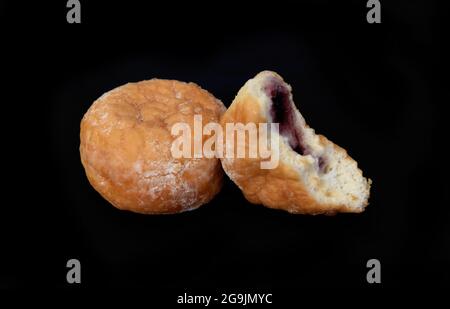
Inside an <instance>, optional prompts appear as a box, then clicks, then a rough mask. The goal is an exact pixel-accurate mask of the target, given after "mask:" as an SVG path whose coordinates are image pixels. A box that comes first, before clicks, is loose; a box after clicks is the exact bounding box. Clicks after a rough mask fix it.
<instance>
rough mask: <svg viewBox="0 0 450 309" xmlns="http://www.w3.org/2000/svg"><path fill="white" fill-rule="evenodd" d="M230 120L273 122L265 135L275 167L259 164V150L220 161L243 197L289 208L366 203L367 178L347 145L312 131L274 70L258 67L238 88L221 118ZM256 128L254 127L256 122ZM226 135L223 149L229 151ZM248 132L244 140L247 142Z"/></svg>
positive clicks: (338, 208) (305, 210) (300, 210)
mask: <svg viewBox="0 0 450 309" xmlns="http://www.w3.org/2000/svg"><path fill="white" fill-rule="evenodd" d="M230 123H242V124H249V123H255V124H260V123H268V124H272V123H278V130H277V131H275V132H274V133H273V134H270V135H269V137H267V136H266V135H262V134H260V133H261V132H258V137H257V138H258V139H261V138H266V139H269V142H270V145H271V148H270V155H271V156H273V155H275V152H276V153H277V154H278V164H277V165H276V166H274V168H270V169H269V168H264V169H263V168H261V164H260V163H261V161H264V160H265V159H264V158H263V157H262V156H261V155H259V153H258V155H257V156H256V157H253V158H251V157H249V156H248V155H247V156H246V157H243V158H239V157H237V156H236V155H230V154H228V155H224V157H223V158H222V159H221V162H222V167H223V169H224V170H225V173H226V174H227V175H228V177H229V178H230V179H231V180H232V181H233V182H234V183H236V184H237V186H238V187H239V188H240V189H241V191H242V192H243V194H244V196H245V197H246V199H247V200H248V201H250V202H251V203H254V204H262V205H264V206H266V207H269V208H275V209H281V210H285V211H288V212H290V213H294V214H312V215H315V214H329V215H331V214H336V213H338V212H349V213H360V212H362V211H364V208H365V206H367V205H368V199H369V193H370V186H371V180H370V179H366V178H364V177H363V174H362V171H361V170H360V169H359V168H358V166H357V163H356V162H355V161H354V160H353V159H352V158H351V157H350V156H349V155H348V154H347V152H346V150H345V149H343V148H341V147H339V146H338V145H335V144H334V143H332V142H331V141H329V140H328V139H327V138H326V137H324V136H322V135H318V134H315V132H314V130H313V129H312V128H310V127H309V126H308V125H307V124H306V122H305V119H304V118H303V116H302V115H301V114H300V112H299V111H298V109H297V108H296V106H295V103H294V101H293V97H292V93H291V86H290V85H288V84H287V83H285V82H284V80H283V79H282V77H281V76H280V75H278V74H277V73H275V72H270V71H263V72H261V73H259V74H258V75H256V77H254V78H253V79H250V80H248V81H247V82H246V83H245V85H244V86H243V87H242V88H241V89H240V90H239V92H238V94H237V96H236V97H235V99H234V100H233V102H232V104H231V105H230V107H229V108H228V110H227V111H226V112H225V113H224V115H223V116H222V118H221V125H222V127H223V131H224V132H225V134H229V133H227V131H226V129H225V126H226V125H227V124H230ZM258 130H260V129H259V127H258ZM226 140H227V138H224V139H223V141H224V149H225V151H226V152H230V150H229V147H228V144H226ZM249 142H250V138H246V139H245V141H244V143H246V144H245V147H246V149H248V148H249V145H248V144H249Z"/></svg>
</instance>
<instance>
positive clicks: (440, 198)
mask: <svg viewBox="0 0 450 309" xmlns="http://www.w3.org/2000/svg"><path fill="white" fill-rule="evenodd" d="M381 2H382V17H381V18H382V23H381V24H368V23H367V22H366V13H367V10H368V9H367V8H366V1H302V2H300V3H297V4H296V5H294V4H292V3H282V2H280V1H276V2H267V3H264V2H254V3H247V5H244V4H242V3H238V2H228V1H219V2H216V1H210V2H207V3H203V4H200V3H194V2H189V3H188V2H184V4H177V3H166V4H164V3H156V2H150V3H148V4H147V5H143V4H142V3H140V2H138V1H117V2H116V3H111V2H107V1H95V3H94V1H83V0H82V1H81V3H82V5H81V11H82V23H81V24H79V25H77V24H67V22H66V12H67V9H66V7H65V5H66V1H59V2H52V3H51V4H50V3H47V2H46V1H34V2H30V3H20V4H18V3H16V4H14V3H13V2H12V1H11V2H8V3H4V2H1V4H0V12H1V13H0V14H1V20H0V23H1V24H0V26H1V50H2V51H1V53H2V57H1V59H2V70H1V72H2V80H3V82H2V91H1V93H2V100H1V101H2V102H1V104H2V116H3V117H2V120H3V121H2V129H3V130H2V133H3V134H2V137H3V147H2V149H3V151H2V152H3V157H4V158H3V169H4V173H3V177H4V181H5V185H4V193H3V200H2V214H1V229H2V230H1V236H0V239H1V247H2V248H1V259H2V260H1V264H0V287H15V286H36V285H39V286H46V285H49V286H60V287H69V284H67V283H66V279H65V276H66V271H67V268H66V262H67V260H68V259H70V258H78V259H79V260H80V261H81V264H82V286H114V287H127V286H158V287H183V286H197V287H261V288H270V287H277V286H279V287H310V286H316V287H322V286H328V287H337V286H339V287H346V286H366V287H371V288H373V286H370V285H369V284H368V283H367V282H366V272H367V270H368V269H367V268H366V262H367V260H368V259H371V258H376V259H379V260H380V261H381V265H382V284H381V286H405V285H427V286H429V285H441V286H443V285H444V284H445V283H446V282H447V283H448V280H449V279H450V277H449V273H450V272H449V270H448V269H449V262H450V261H449V243H450V238H449V207H448V206H449V205H448V200H447V198H446V193H447V192H448V191H447V189H446V188H447V186H446V184H445V183H444V181H443V178H442V174H441V172H442V171H443V168H444V167H445V165H446V163H445V160H446V158H445V154H440V153H439V152H438V145H439V144H438V143H437V142H438V137H437V135H436V134H437V132H438V123H439V121H438V119H439V118H440V117H438V115H439V113H438V105H439V104H438V102H442V101H443V99H442V98H440V96H439V94H440V91H441V90H439V89H442V85H443V84H442V83H441V82H440V80H439V79H438V77H437V76H438V69H437V68H438V66H439V65H440V56H441V51H440V41H439V38H438V36H439V31H440V30H439V29H440V28H439V25H438V20H439V19H440V15H441V13H440V12H441V8H440V7H439V5H438V4H434V3H433V2H429V1H395V4H394V3H392V2H393V1H389V2H388V1H381ZM265 69H270V70H274V71H277V72H278V73H279V74H281V75H282V76H283V77H284V78H285V80H286V81H287V82H289V83H290V84H291V85H292V87H293V91H294V100H295V102H296V104H297V106H298V107H299V108H300V110H301V112H302V114H303V116H304V117H305V118H306V120H307V122H308V123H309V124H310V126H311V127H313V128H315V129H316V131H317V132H319V133H321V134H324V135H326V136H327V137H328V138H329V139H331V140H332V141H334V142H336V143H337V144H339V145H340V146H342V147H344V148H346V149H347V150H348V152H349V153H350V155H351V156H352V157H353V158H355V159H356V160H357V161H358V163H359V166H360V167H361V168H362V170H363V171H364V174H365V175H366V176H368V177H370V178H371V179H372V180H373V187H372V191H371V198H370V205H369V206H368V208H367V209H366V211H365V212H364V213H362V214H357V215H352V214H341V215H337V216H334V217H326V216H301V215H290V214H288V213H284V212H281V211H275V210H271V209H266V208H264V207H261V206H257V205H251V204H250V203H248V202H247V201H246V200H245V198H244V197H243V195H242V194H241V192H240V191H239V189H238V188H237V187H236V186H235V185H234V184H233V183H232V182H231V181H229V180H228V179H227V181H226V183H225V186H224V188H223V190H222V191H221V192H220V194H219V195H218V196H217V197H216V198H215V199H214V200H213V201H212V202H211V203H209V204H208V205H204V206H203V207H201V208H200V209H198V210H196V211H192V212H188V213H183V214H179V215H171V216H144V215H138V214H133V213H127V212H122V211H119V210H116V209H115V208H113V207H111V206H110V205H109V204H108V203H107V202H106V201H105V200H103V199H102V198H101V197H100V195H99V194H97V193H96V192H95V190H94V189H93V188H92V187H91V186H90V185H89V183H88V181H87V179H86V177H85V175H84V170H83V168H82V165H81V163H80V159H79V153H78V147H79V137H78V134H79V123H80V120H81V117H82V116H83V114H84V113H85V112H86V111H87V109H88V108H89V106H90V104H91V103H92V102H93V101H94V100H95V99H96V98H98V97H99V96H100V95H101V94H103V93H104V92H106V91H108V90H110V89H112V88H114V87H117V86H119V85H121V84H124V83H126V82H134V81H140V80H144V79H150V78H153V77H159V78H168V79H178V80H183V81H193V82H196V83H198V84H199V85H201V86H202V87H203V88H205V89H207V90H209V91H210V92H212V93H213V94H214V95H215V96H216V97H218V98H219V99H221V100H222V101H223V102H224V104H225V105H227V106H228V105H229V104H230V103H231V101H232V99H233V98H234V96H235V94H236V93H237V91H238V90H239V88H240V87H241V86H242V85H243V84H244V82H245V81H246V80H248V79H249V78H251V77H253V76H254V75H255V74H256V73H258V72H259V71H262V70H265ZM442 141H443V140H441V141H440V142H441V143H442ZM447 184H448V182H447ZM2 191H3V190H2Z"/></svg>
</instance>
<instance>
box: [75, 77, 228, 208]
mask: <svg viewBox="0 0 450 309" xmlns="http://www.w3.org/2000/svg"><path fill="white" fill-rule="evenodd" d="M224 111H225V107H224V105H223V104H222V102H220V101H219V100H218V99H216V98H215V97H214V96H213V95H211V94H210V93H209V92H207V91H205V90H203V89H201V88H200V87H199V86H197V85H196V84H193V83H184V82H180V81H174V80H161V79H152V80H147V81H141V82H138V83H128V84H126V85H123V86H120V87H118V88H115V89H113V90H111V91H109V92H107V93H105V94H104V95H102V96H101V97H100V98H99V99H97V100H96V101H95V102H94V103H93V104H92V106H91V107H90V108H89V110H88V111H87V112H86V114H85V115H84V117H83V119H82V121H81V130H80V155H81V161H82V164H83V166H84V168H85V171H86V175H87V177H88V179H89V182H90V183H91V184H92V186H93V187H94V188H95V189H96V190H97V191H98V192H99V193H100V194H101V195H102V196H103V197H104V198H105V199H107V200H108V201H109V202H110V203H111V204H113V205H114V206H115V207H117V208H119V209H124V210H130V211H134V212H139V213H148V214H159V213H177V212H181V211H186V210H190V209H195V208H197V207H199V206H200V205H202V204H205V203H207V202H208V201H210V200H211V199H212V198H213V197H214V195H216V194H217V192H218V191H219V190H220V187H221V184H222V170H221V167H220V163H219V161H218V160H217V159H216V158H211V159H207V158H197V159H194V158H180V159H175V158H173V156H172V153H171V150H170V149H171V145H172V142H173V140H174V138H175V136H172V135H171V128H172V125H173V124H175V123H177V122H185V123H188V124H189V125H190V126H191V127H192V126H193V120H194V115H195V114H200V115H202V118H203V122H204V123H207V122H217V121H219V119H220V116H221V115H222V113H223V112H224ZM206 138H207V137H204V140H203V141H205V140H206Z"/></svg>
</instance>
